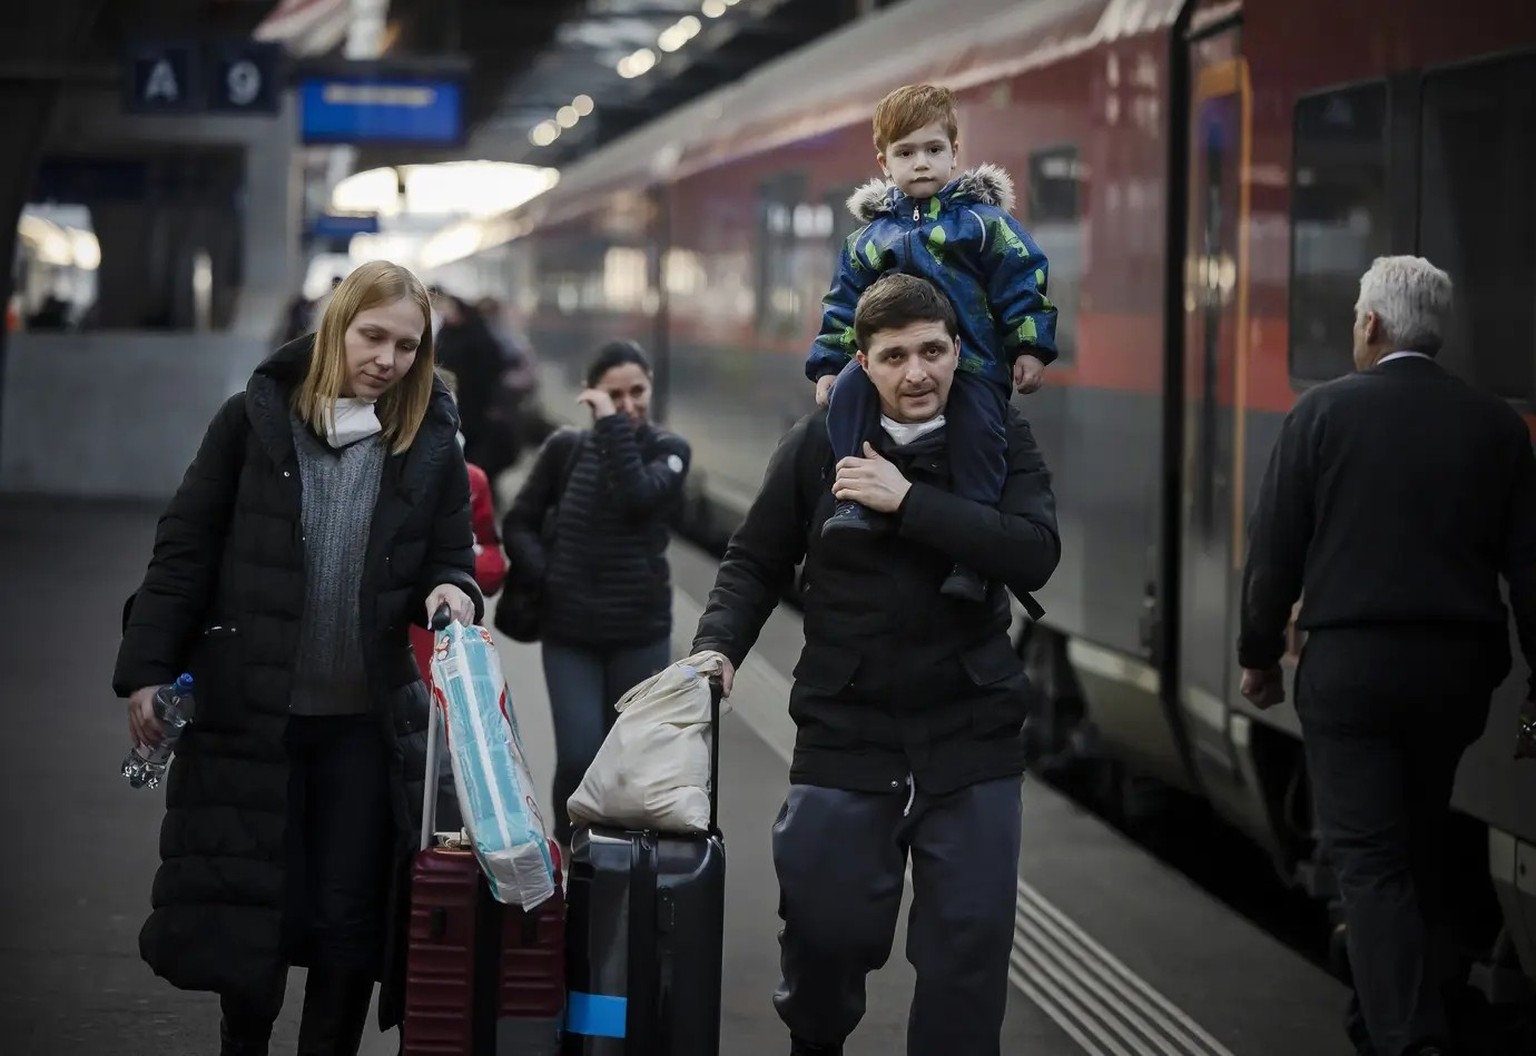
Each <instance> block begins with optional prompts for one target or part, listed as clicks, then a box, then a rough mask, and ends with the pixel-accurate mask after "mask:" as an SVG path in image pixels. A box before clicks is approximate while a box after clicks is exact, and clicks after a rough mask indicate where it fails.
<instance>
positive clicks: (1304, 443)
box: [1238, 356, 1536, 696]
mask: <svg viewBox="0 0 1536 1056" xmlns="http://www.w3.org/2000/svg"><path fill="white" fill-rule="evenodd" d="M1500 575H1502V576H1503V577H1504V578H1505V580H1506V581H1507V582H1508V584H1509V601H1510V607H1511V608H1512V609H1513V610H1514V615H1515V625H1516V628H1517V630H1518V632H1519V638H1520V644H1521V648H1522V651H1523V652H1524V653H1525V655H1526V656H1527V657H1528V658H1530V659H1531V660H1533V661H1536V459H1533V457H1532V453H1531V437H1530V433H1529V432H1528V431H1527V429H1526V426H1525V423H1524V422H1523V421H1522V420H1521V418H1520V415H1518V414H1517V413H1515V411H1514V409H1513V408H1511V407H1510V406H1509V404H1507V403H1505V402H1504V401H1503V400H1501V399H1499V398H1498V397H1496V396H1493V395H1491V394H1489V393H1486V392H1482V391H1480V390H1478V389H1475V388H1473V387H1472V386H1471V385H1468V384H1467V383H1466V382H1464V381H1462V380H1460V379H1459V378H1457V377H1456V376H1454V375H1453V374H1451V373H1450V372H1448V371H1446V370H1445V369H1444V368H1443V367H1441V366H1440V365H1439V364H1438V363H1436V362H1434V361H1433V360H1430V359H1426V358H1423V357H1420V356H1412V357H1408V358H1404V359H1396V360H1393V361H1391V362H1390V363H1384V364H1380V365H1377V366H1374V367H1372V368H1370V369H1368V370H1364V371H1361V372H1359V373H1357V374H1351V375H1348V376H1346V377H1343V378H1339V379H1338V380H1336V381H1332V382H1329V383H1328V384H1326V385H1320V386H1318V387H1317V388H1315V389H1312V390H1310V391H1309V392H1307V394H1306V395H1305V396H1303V397H1302V398H1301V399H1300V400H1299V401H1297V404H1296V406H1295V408H1294V409H1292V411H1291V413H1290V414H1289V415H1288V416H1287V417H1286V420H1285V425H1284V427H1283V428H1282V429H1281V432H1280V439H1279V440H1278V441H1277V442H1276V444H1275V448H1274V451H1273V452H1272V453H1271V456H1270V461H1269V468H1268V471H1267V472H1266V473H1265V474H1264V482H1263V484H1262V485H1261V486H1260V489H1259V502H1258V507H1257V509H1256V511H1255V513H1254V518H1253V523H1252V528H1251V532H1250V536H1249V542H1248V559H1247V567H1246V570H1245V572H1244V576H1243V607H1242V628H1241V632H1240V636H1239V640H1238V662H1239V663H1240V664H1242V666H1244V667H1248V668H1255V669H1259V670H1264V669H1267V668H1270V667H1272V666H1274V665H1275V664H1278V663H1279V662H1280V658H1281V656H1282V655H1283V653H1284V652H1285V630H1286V624H1287V622H1288V621H1289V620H1290V616H1291V609H1292V606H1293V605H1294V604H1295V602H1296V600H1297V599H1298V598H1299V597H1301V596H1302V595H1303V594H1305V600H1303V601H1302V606H1301V614H1300V616H1299V618H1298V620H1297V627H1298V629H1300V630H1303V631H1309V632H1311V631H1323V630H1329V629H1334V628H1389V629H1390V628H1393V627H1398V628H1423V627H1433V628H1437V629H1439V630H1440V631H1441V632H1442V633H1444V634H1467V633H1471V634H1476V635H1485V636H1487V637H1488V638H1489V639H1490V640H1493V641H1497V642H1498V643H1500V647H1501V649H1504V650H1506V652H1505V656H1504V660H1503V665H1502V669H1501V670H1498V671H1494V672H1491V673H1490V676H1491V677H1492V678H1493V681H1494V682H1495V683H1496V682H1497V681H1498V680H1499V679H1502V678H1503V677H1504V674H1505V673H1507V671H1508V656H1507V643H1508V634H1509V632H1508V621H1509V614H1508V612H1507V611H1506V609H1505V606H1504V601H1503V598H1502V597H1501V596H1500V594H1499V577H1500ZM1532 671H1533V672H1536V663H1533V664H1532ZM1530 693H1531V694H1532V696H1536V673H1533V675H1532V685H1531V689H1530Z"/></svg>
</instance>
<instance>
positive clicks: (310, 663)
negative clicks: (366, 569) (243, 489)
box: [289, 417, 385, 715]
mask: <svg viewBox="0 0 1536 1056" xmlns="http://www.w3.org/2000/svg"><path fill="white" fill-rule="evenodd" d="M293 442H294V447H295V449H296V450H297V451H298V455H299V477H300V480H301V481H302V482H303V485H304V493H303V494H304V499H303V522H304V622H303V627H302V631H301V632H300V636H299V655H298V659H297V662H296V664H295V666H294V678H293V698H292V700H291V701H290V702H289V710H290V711H291V712H292V713H293V714H295V715H356V714H360V713H362V712H366V711H367V710H368V708H369V696H368V675H367V670H366V668H365V667H364V663H363V648H362V627H361V617H360V614H359V611H358V593H359V591H360V589H361V585H362V578H363V556H364V553H365V551H366V550H367V549H368V530H369V527H370V526H371V525H372V523H373V506H374V503H375V502H376V501H377V499H378V496H379V477H380V476H381V475H382V473H383V470H384V453H385V452H384V443H383V438H382V437H380V436H379V435H378V434H374V435H373V436H370V437H368V438H367V439H364V440H359V441H357V442H356V443H353V444H349V445H347V446H346V447H344V448H342V449H341V450H340V451H335V450H332V449H331V447H330V445H328V444H327V443H326V442H325V441H323V440H321V439H320V438H319V437H317V436H316V435H315V434H314V432H313V431H312V430H311V429H310V428H309V426H307V425H305V424H304V423H303V422H301V421H300V420H299V419H298V418H297V417H295V418H294V419H293Z"/></svg>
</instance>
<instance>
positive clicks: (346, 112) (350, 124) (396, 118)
mask: <svg viewBox="0 0 1536 1056" xmlns="http://www.w3.org/2000/svg"><path fill="white" fill-rule="evenodd" d="M299 109H300V118H299V129H300V138H301V139H302V140H303V142H305V143H384V144H399V145H404V144H416V145H423V146H459V145H461V144H462V143H463V142H464V115H463V85H462V84H461V83H460V82H459V81H457V80H447V79H425V78H423V79H417V78H407V77H364V76H347V77H313V78H309V79H306V80H304V81H302V82H301V83H300V85H299Z"/></svg>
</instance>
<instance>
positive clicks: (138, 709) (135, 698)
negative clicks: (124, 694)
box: [128, 686, 165, 748]
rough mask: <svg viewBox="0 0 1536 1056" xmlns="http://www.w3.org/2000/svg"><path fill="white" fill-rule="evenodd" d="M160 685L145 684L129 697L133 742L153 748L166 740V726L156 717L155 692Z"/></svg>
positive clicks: (129, 722)
mask: <svg viewBox="0 0 1536 1056" xmlns="http://www.w3.org/2000/svg"><path fill="white" fill-rule="evenodd" d="M159 689H160V687H159V686H145V687H144V688H143V689H140V690H137V691H135V692H134V694H133V695H132V696H130V697H129V698H128V733H129V734H130V735H131V736H132V737H133V743H134V744H138V745H142V746H144V747H145V748H153V747H154V746H155V745H157V744H159V743H160V742H161V741H163V740H165V727H163V726H161V725H160V720H159V719H157V718H155V693H156V692H158V691H159Z"/></svg>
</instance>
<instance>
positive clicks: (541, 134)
mask: <svg viewBox="0 0 1536 1056" xmlns="http://www.w3.org/2000/svg"><path fill="white" fill-rule="evenodd" d="M559 138H560V126H559V125H557V124H555V123H554V122H553V121H540V122H539V123H538V124H536V125H534V126H533V128H532V129H530V130H529V132H528V139H529V140H530V141H531V142H532V143H533V145H534V146H536V147H547V146H549V145H550V144H551V143H553V142H554V141H555V140H557V139H559Z"/></svg>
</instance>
